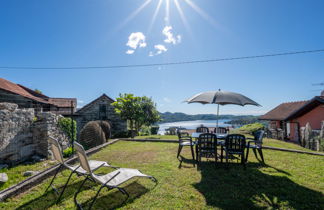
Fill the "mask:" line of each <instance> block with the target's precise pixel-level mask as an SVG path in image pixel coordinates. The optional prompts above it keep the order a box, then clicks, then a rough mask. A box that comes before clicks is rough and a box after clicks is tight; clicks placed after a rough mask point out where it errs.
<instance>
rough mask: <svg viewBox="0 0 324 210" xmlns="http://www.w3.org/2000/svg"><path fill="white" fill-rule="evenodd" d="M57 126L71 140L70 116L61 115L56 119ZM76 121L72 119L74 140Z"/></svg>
mask: <svg viewBox="0 0 324 210" xmlns="http://www.w3.org/2000/svg"><path fill="white" fill-rule="evenodd" d="M58 124H59V127H60V128H61V129H62V130H63V131H64V133H65V134H66V135H67V136H68V137H69V138H70V140H72V130H71V127H72V119H71V118H70V117H62V118H60V119H59V121H58ZM76 125H77V124H76V121H75V120H73V140H76V136H77V130H76V127H77V126H76Z"/></svg>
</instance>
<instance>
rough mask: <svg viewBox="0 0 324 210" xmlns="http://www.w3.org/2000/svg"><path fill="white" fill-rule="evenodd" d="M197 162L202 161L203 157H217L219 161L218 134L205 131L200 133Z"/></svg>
mask: <svg viewBox="0 0 324 210" xmlns="http://www.w3.org/2000/svg"><path fill="white" fill-rule="evenodd" d="M196 153H197V162H198V163H199V162H201V158H202V157H205V158H215V162H217V160H218V157H217V136H216V135H215V134H211V133H203V134H200V135H199V138H198V142H197V146H196Z"/></svg>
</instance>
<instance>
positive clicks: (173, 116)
mask: <svg viewBox="0 0 324 210" xmlns="http://www.w3.org/2000/svg"><path fill="white" fill-rule="evenodd" d="M160 115H161V119H162V121H161V123H167V122H179V121H192V120H217V115H215V114H196V115H189V114H185V113H182V112H175V113H171V112H164V113H160ZM258 117H259V116H253V115H239V116H236V115H219V119H223V120H224V119H225V120H226V119H228V120H229V122H230V123H231V124H246V123H247V122H248V123H253V122H256V121H258V120H257V119H258Z"/></svg>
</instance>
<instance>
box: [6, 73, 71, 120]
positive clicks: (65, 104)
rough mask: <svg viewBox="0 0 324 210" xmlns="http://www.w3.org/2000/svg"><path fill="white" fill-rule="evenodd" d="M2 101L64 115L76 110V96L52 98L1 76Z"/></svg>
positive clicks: (20, 106)
mask: <svg viewBox="0 0 324 210" xmlns="http://www.w3.org/2000/svg"><path fill="white" fill-rule="evenodd" d="M0 102H8V103H15V104H18V107H19V108H34V109H35V111H50V112H54V113H56V114H62V115H64V116H68V115H71V113H74V112H75V111H76V107H77V99H76V98H50V97H48V96H46V95H43V94H42V93H40V92H36V91H34V90H31V89H29V88H27V87H25V86H23V85H19V84H15V83H13V82H10V81H8V80H6V79H3V78H0Z"/></svg>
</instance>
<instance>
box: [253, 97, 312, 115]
mask: <svg viewBox="0 0 324 210" xmlns="http://www.w3.org/2000/svg"><path fill="white" fill-rule="evenodd" d="M307 102H308V101H296V102H288V103H282V104H280V105H279V106H277V107H276V108H274V109H272V110H271V111H269V112H267V113H266V114H264V115H262V116H261V117H260V118H259V119H260V120H285V119H286V118H287V117H289V116H290V115H291V114H292V113H294V112H296V111H297V110H298V109H300V108H301V107H302V106H304V105H305V104H306V103H307Z"/></svg>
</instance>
